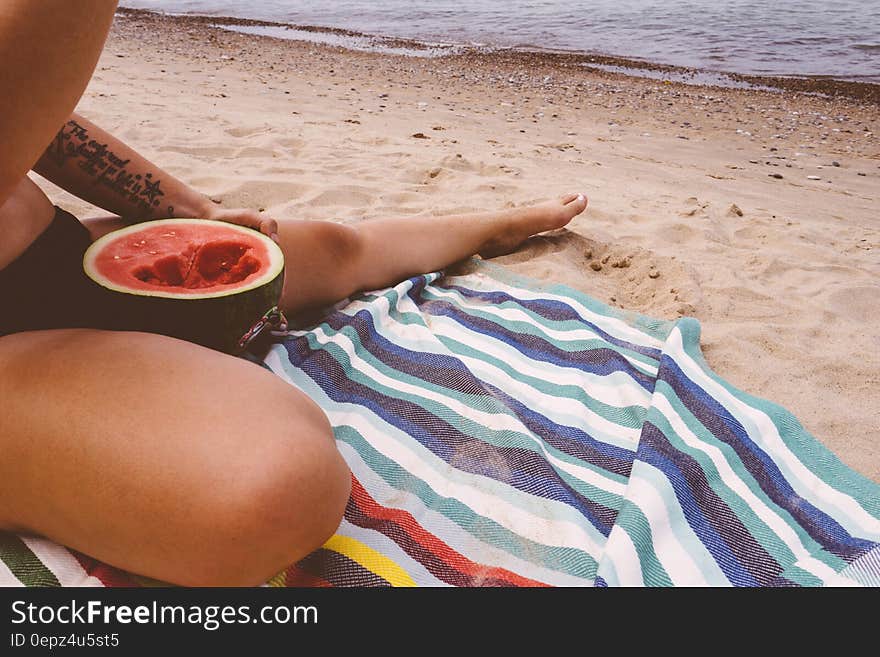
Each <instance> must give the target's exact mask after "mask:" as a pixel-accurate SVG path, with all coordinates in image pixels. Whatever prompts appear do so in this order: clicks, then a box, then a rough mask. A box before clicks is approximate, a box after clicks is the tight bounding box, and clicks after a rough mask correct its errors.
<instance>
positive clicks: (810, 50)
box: [120, 0, 880, 82]
mask: <svg viewBox="0 0 880 657" xmlns="http://www.w3.org/2000/svg"><path fill="white" fill-rule="evenodd" d="M120 4H121V5H123V6H126V7H133V8H143V9H153V10H159V11H164V12H169V13H194V14H202V15H212V16H234V17H239V18H253V19H261V20H268V21H276V22H280V23H289V24H293V25H301V26H321V27H333V28H343V29H346V30H352V31H356V32H362V33H365V34H371V35H383V36H393V37H403V38H409V39H418V40H425V41H429V42H446V43H459V44H465V45H473V44H478V45H487V46H500V47H516V48H523V49H537V50H543V49H551V50H567V51H575V52H586V53H597V54H605V55H614V56H620V57H628V58H636V59H644V60H647V61H651V62H656V63H661V64H672V65H676V66H685V67H693V68H699V69H704V70H708V71H727V72H733V73H745V74H757V75H784V76H787V75H796V76H823V77H824V76H827V77H833V78H837V79H844V80H854V81H862V82H880V0H837V1H835V2H826V1H817V0H776V1H775V2H766V0H760V1H759V0H592V1H591V2H563V1H558V0H556V1H544V2H540V1H539V2H534V1H525V0H431V1H430V2H418V1H412V0H382V2H374V1H373V0H333V1H331V0H307V1H300V0H121V3H120ZM305 36H306V37H307V36H308V33H305Z"/></svg>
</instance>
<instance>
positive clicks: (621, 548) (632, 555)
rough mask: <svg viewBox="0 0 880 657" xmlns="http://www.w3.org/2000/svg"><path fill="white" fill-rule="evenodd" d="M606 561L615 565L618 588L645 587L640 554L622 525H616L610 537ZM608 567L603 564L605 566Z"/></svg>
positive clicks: (604, 558)
mask: <svg viewBox="0 0 880 657" xmlns="http://www.w3.org/2000/svg"><path fill="white" fill-rule="evenodd" d="M604 560H607V561H609V562H611V563H612V564H613V566H614V571H615V572H616V573H617V585H618V586H645V580H644V576H643V574H642V562H641V560H640V559H639V553H638V552H637V551H636V546H635V545H633V542H632V539H631V538H630V536H629V534H628V533H627V532H626V530H625V529H623V528H622V527H620V525H615V526H614V529H612V530H611V534H610V535H609V536H608V543H607V545H606V552H605V556H604V557H603V561H604ZM606 565H608V564H604V563H603V566H606ZM600 570H601V569H600Z"/></svg>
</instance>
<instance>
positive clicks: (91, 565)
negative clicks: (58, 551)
mask: <svg viewBox="0 0 880 657" xmlns="http://www.w3.org/2000/svg"><path fill="white" fill-rule="evenodd" d="M70 552H71V554H73V556H74V557H76V560H77V561H79V565H80V566H82V567H83V570H85V571H86V573H87V574H88V575H91V576H92V577H97V578H98V579H99V580H100V581H101V584H103V585H104V586H126V587H133V586H136V587H140V586H142V585H141V584H140V583H139V582H138V581H137V580H135V579H133V578H132V577H131V576H130V575H129V574H128V573H126V572H125V571H124V570H119V569H118V568H114V567H113V566H109V565H107V564H106V563H104V562H102V561H98V560H97V559H93V558H92V557H90V556H88V555H85V554H82V553H81V552H77V551H76V550H70Z"/></svg>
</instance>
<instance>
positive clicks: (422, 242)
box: [278, 194, 587, 314]
mask: <svg viewBox="0 0 880 657" xmlns="http://www.w3.org/2000/svg"><path fill="white" fill-rule="evenodd" d="M586 207H587V199H586V198H585V197H584V196H583V195H579V194H571V195H569V196H565V197H563V198H561V199H559V200H557V201H551V202H549V203H543V204H541V205H536V206H530V207H524V208H514V209H510V210H502V211H499V212H483V213H475V214H464V215H446V216H434V217H431V216H428V217H400V218H397V217H395V218H392V219H376V220H371V221H364V222H361V223H358V224H338V223H334V222H329V221H281V222H279V231H278V232H279V236H280V238H281V248H282V250H283V251H284V254H285V262H286V265H287V267H286V282H285V288H284V296H283V300H282V307H283V308H284V309H285V311H287V312H289V313H291V314H294V313H296V312H298V311H300V310H304V309H308V308H314V307H319V306H323V305H327V304H330V303H334V302H336V301H338V300H340V299H344V298H345V297H347V296H349V295H351V294H353V293H355V292H357V291H360V290H370V289H376V288H380V287H385V286H388V285H394V284H396V283H398V282H399V281H401V280H403V279H405V278H408V277H409V276H414V275H417V274H423V273H426V272H429V271H436V270H438V269H442V268H443V267H447V266H448V265H451V264H452V263H454V262H458V261H459V260H463V259H464V258H467V257H470V256H472V255H474V254H476V253H479V254H480V255H482V256H483V257H487V258H491V257H493V256H496V255H501V254H503V253H509V252H510V251H512V250H514V249H515V248H516V247H517V246H519V245H520V244H521V243H522V242H524V241H525V240H526V239H528V238H529V237H531V236H532V235H535V234H536V233H540V232H543V231H547V230H553V229H555V228H561V227H562V226H565V225H566V224H567V223H568V222H569V221H571V220H572V219H573V218H574V217H575V216H577V215H578V214H580V213H581V212H583V211H584V210H585V209H586Z"/></svg>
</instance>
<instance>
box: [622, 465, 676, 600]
mask: <svg viewBox="0 0 880 657" xmlns="http://www.w3.org/2000/svg"><path fill="white" fill-rule="evenodd" d="M638 466H639V464H638V463H636V465H635V466H634V467H633V469H635V468H636V467H638ZM615 530H619V531H625V532H626V533H627V535H628V536H629V538H630V540H631V541H632V544H633V545H634V546H635V548H636V554H637V555H638V557H639V564H640V567H641V571H642V581H643V582H644V584H645V585H646V586H672V585H673V584H672V578H670V577H669V573H667V572H666V569H665V568H664V567H663V564H661V563H660V560H659V559H658V558H657V554H656V553H655V552H654V536H653V533H652V532H651V525H650V523H649V522H648V519H647V518H646V517H645V514H644V512H643V511H642V510H641V509H640V508H639V507H638V506H637V505H636V503H635V502H633V501H632V500H629V499H627V500H625V501H624V503H623V507H622V508H621V510H620V514H618V516H617V521H616V523H615V529H614V530H612V532H611V537H612V538H613V535H614V531H615Z"/></svg>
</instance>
